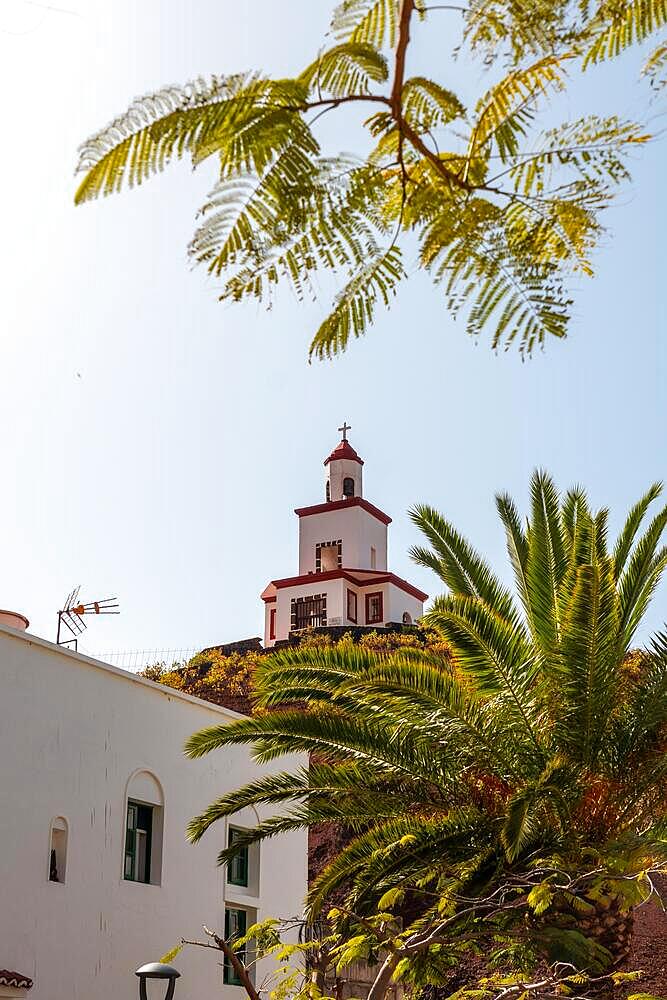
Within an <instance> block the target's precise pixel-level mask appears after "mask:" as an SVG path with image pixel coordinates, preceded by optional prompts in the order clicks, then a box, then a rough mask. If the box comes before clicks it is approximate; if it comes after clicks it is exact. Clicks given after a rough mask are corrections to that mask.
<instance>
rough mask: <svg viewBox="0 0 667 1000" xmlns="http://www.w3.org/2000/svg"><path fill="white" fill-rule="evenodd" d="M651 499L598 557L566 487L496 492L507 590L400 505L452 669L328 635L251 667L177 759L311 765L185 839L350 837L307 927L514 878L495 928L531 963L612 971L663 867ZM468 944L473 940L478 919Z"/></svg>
mask: <svg viewBox="0 0 667 1000" xmlns="http://www.w3.org/2000/svg"><path fill="white" fill-rule="evenodd" d="M660 491H661V487H660V485H659V484H658V485H654V486H652V487H651V489H650V490H649V491H648V492H647V493H646V494H645V496H643V497H642V498H641V500H639V502H638V503H637V504H636V505H635V506H634V507H633V508H632V509H631V511H630V513H629V515H628V517H627V520H626V521H625V524H624V526H623V528H622V531H621V532H620V535H619V536H618V538H617V540H616V542H615V544H614V545H613V548H610V546H609V545H608V541H607V521H608V512H607V511H606V510H601V511H598V512H596V513H595V512H593V511H592V510H591V508H590V505H589V502H588V500H587V497H586V495H585V493H584V492H583V491H582V490H581V489H579V488H577V489H573V490H570V491H569V492H568V493H566V494H565V495H564V496H563V497H562V498H561V497H560V496H559V494H558V492H557V490H556V488H555V486H554V483H553V481H552V480H551V479H550V478H549V477H548V476H547V475H545V474H543V473H540V472H537V473H535V474H534V476H533V479H532V482H531V502H530V516H529V518H528V519H527V522H526V524H525V526H524V525H523V524H522V522H521V519H520V517H519V514H518V512H517V508H516V506H515V504H514V503H513V501H512V500H511V499H510V498H509V497H508V496H505V495H503V496H498V497H497V498H496V503H497V509H498V513H499V515H500V518H501V521H502V523H503V526H504V529H505V533H506V536H507V549H508V553H509V558H510V563H511V567H512V571H513V575H514V592H512V591H511V590H510V589H509V588H508V587H506V586H505V585H504V584H503V582H501V580H500V579H499V578H498V577H497V576H496V575H495V574H494V572H493V571H492V570H491V568H490V567H489V566H488V565H487V563H486V562H485V561H484V560H483V559H482V558H481V556H480V555H478V553H477V552H476V551H475V550H474V549H473V548H472V547H471V546H470V544H469V543H468V542H467V541H466V540H465V539H464V538H463V537H462V536H461V535H460V534H458V533H457V532H456V531H455V529H454V528H453V527H452V526H451V524H450V523H449V522H448V521H447V520H446V519H445V518H444V517H442V516H441V515H440V514H438V513H437V512H436V511H435V510H433V509H432V508H430V507H426V506H419V507H416V508H415V509H414V510H413V511H412V512H411V514H412V519H413V521H414V523H415V524H416V525H417V526H418V527H419V528H420V529H421V531H422V532H423V534H424V536H425V538H426V540H427V542H428V547H417V548H415V549H413V550H412V556H413V557H414V559H415V560H416V561H417V562H419V563H421V564H422V565H424V566H428V567H430V568H431V569H432V570H433V571H434V572H435V573H437V574H438V576H439V577H440V578H441V579H442V581H443V582H444V583H445V585H446V586H447V589H448V592H447V593H446V594H445V595H444V596H442V597H440V598H438V599H437V600H436V601H435V603H434V605H433V607H432V609H431V610H430V611H429V612H428V613H427V615H426V618H425V621H426V624H427V625H429V626H431V627H433V628H434V629H436V630H437V631H438V633H439V634H440V635H441V636H442V637H444V639H446V640H447V642H448V643H449V644H450V646H451V650H452V653H453V656H452V657H450V658H448V657H444V656H443V655H441V653H439V652H437V651H435V652H434V651H431V650H429V649H428V648H426V649H424V650H409V649H405V650H398V651H396V652H393V653H392V652H387V653H385V654H382V653H377V652H374V651H372V650H368V649H363V648H361V647H359V646H358V645H355V644H353V643H352V642H344V643H342V644H339V645H337V646H330V647H324V648H315V649H313V648H299V647H297V648H290V649H288V650H284V651H283V650H281V651H279V652H277V653H275V654H274V655H272V656H270V657H268V658H267V659H266V661H265V662H264V663H263V664H262V665H261V666H260V667H259V668H258V671H257V676H256V688H257V705H258V707H259V708H261V709H262V711H260V712H258V714H256V715H255V717H253V718H250V719H247V720H246V719H244V720H242V721H238V722H234V723H232V724H230V725H227V726H216V727H213V728H211V729H207V730H204V731H203V732H200V733H197V734H195V735H194V736H193V737H192V738H191V739H190V741H189V743H188V745H187V752H188V754H190V755H191V756H192V757H198V756H201V755H203V754H206V753H209V752H210V751H212V750H216V749H219V748H220V747H224V746H228V745H240V744H249V745H250V746H251V747H252V754H253V756H254V758H255V759H256V760H257V761H258V762H259V763H260V764H267V763H269V762H272V761H274V760H276V759H279V758H281V757H284V756H285V755H293V754H309V755H311V760H310V765H308V763H307V762H306V761H304V763H302V764H301V765H300V766H299V765H297V764H294V758H293V757H292V758H291V760H290V766H289V768H288V770H286V771H284V772H283V773H280V774H270V775H267V776H264V777H260V778H258V779H256V780H255V781H253V782H251V783H249V784H247V785H245V786H244V787H243V788H240V789H239V790H238V791H235V792H233V793H231V794H229V795H225V796H223V797H222V798H221V799H219V800H218V801H217V802H215V803H213V804H212V805H211V806H210V807H209V808H208V809H207V810H206V811H205V812H204V813H203V814H202V815H201V816H198V817H197V818H196V819H194V820H193V821H192V823H191V827H190V836H191V837H192V839H193V840H198V839H199V838H200V837H201V836H202V835H203V834H204V833H205V831H206V830H207V829H208V828H209V826H211V824H213V823H215V822H216V821H217V820H219V819H222V818H223V817H226V816H230V815H233V814H234V813H235V812H236V811H238V810H240V809H242V808H244V807H246V806H248V805H259V806H262V807H264V811H265V812H266V807H267V806H270V807H274V812H275V814H274V815H272V816H270V817H269V818H267V819H264V820H262V822H260V823H259V824H258V825H257V826H256V827H255V828H254V829H253V830H250V831H248V832H247V834H246V836H245V838H244V841H239V842H238V845H235V849H237V850H238V847H239V846H242V844H243V843H251V842H257V841H260V840H262V839H264V838H266V837H270V836H274V835H276V834H279V833H281V832H283V831H288V830H293V829H297V828H302V827H306V826H309V825H311V824H314V823H321V822H331V821H333V822H337V823H340V824H343V825H344V826H345V827H346V828H347V829H348V831H349V834H350V840H349V842H348V844H347V846H345V847H344V849H343V850H342V851H341V853H340V854H339V855H338V856H337V857H336V858H335V859H334V860H333V861H331V862H330V863H329V865H328V866H327V867H326V868H325V869H324V871H323V872H322V873H321V874H320V875H319V876H318V877H317V879H316V880H315V881H314V883H313V884H312V885H311V887H310V892H309V898H308V908H309V911H310V913H311V914H313V915H314V914H316V913H318V912H319V911H320V910H321V908H322V906H323V904H324V902H325V901H326V900H327V899H330V898H331V896H332V894H333V893H340V892H341V891H342V890H343V889H344V890H345V892H346V893H347V904H346V905H347V908H348V910H349V911H350V912H353V913H354V914H357V915H362V917H363V915H364V914H366V915H368V914H372V913H374V912H375V911H376V909H377V905H378V902H379V901H380V899H381V897H382V903H381V908H386V906H387V903H388V901H389V902H391V901H392V900H394V901H395V900H396V899H404V900H405V901H406V902H407V901H408V900H409V901H410V909H411V915H412V917H417V918H418V920H417V923H416V924H414V925H413V927H422V928H423V927H424V921H425V920H426V921H428V920H431V921H434V920H435V921H436V922H437V920H439V919H441V915H442V914H443V913H448V912H452V911H456V910H457V907H458V908H459V909H460V900H461V899H462V898H463V897H465V898H467V899H468V900H471V899H482V898H488V897H489V894H491V895H493V893H494V891H496V890H498V887H502V886H505V887H506V888H507V886H514V887H515V895H513V896H512V903H511V909H512V911H513V912H512V915H511V919H509V918H508V916H507V912H505V911H504V912H503V920H504V921H505V923H504V924H503V926H504V927H505V928H507V927H509V926H510V925H511V926H512V927H514V928H515V930H516V927H517V920H518V921H519V922H520V924H519V925H520V927H521V934H522V944H521V947H523V946H524V945H525V943H526V941H527V942H528V943H529V944H531V946H534V950H533V958H534V959H537V957H538V956H540V955H547V956H548V957H549V958H550V959H551V960H553V961H556V960H565V959H567V960H569V961H573V962H575V964H578V965H579V966H585V967H588V968H589V969H593V968H597V969H600V968H602V967H604V966H605V965H608V964H609V963H618V962H619V961H621V960H622V959H623V958H624V957H625V955H626V954H627V950H628V943H629V937H630V932H631V926H632V920H631V909H632V906H633V905H634V904H636V903H637V902H639V901H640V899H641V898H644V897H645V895H646V892H647V886H648V885H649V882H650V880H649V879H648V877H647V876H646V874H645V873H646V872H647V871H649V870H651V868H652V867H655V866H656V865H659V864H660V863H662V862H664V860H665V859H667V793H666V791H665V788H666V780H665V779H666V776H667V636H666V635H660V634H659V635H657V636H656V637H654V639H653V640H652V642H651V643H650V645H649V648H648V649H647V650H646V651H645V652H641V653H634V654H631V650H632V646H633V641H634V637H635V633H636V631H637V628H638V626H639V625H640V623H641V621H642V618H643V616H644V614H645V612H646V609H647V607H648V605H649V602H650V600H651V597H652V595H653V593H654V591H655V588H656V586H657V584H658V582H659V580H660V577H661V575H662V572H663V570H664V568H665V565H666V564H667V548H665V547H664V546H662V545H661V539H662V536H663V533H664V530H665V527H666V526H667V507H663V508H662V509H660V510H659V511H658V513H657V514H656V516H655V517H654V518H653V519H652V520H651V521H650V523H649V524H648V527H646V526H644V527H643V525H644V521H645V518H646V516H647V513H648V510H649V507H650V506H651V505H652V504H653V503H654V502H655V501H656V500H657V498H658V497H659V495H660ZM303 759H304V758H303V757H302V760H303ZM229 857H230V851H223V852H222V854H221V855H220V861H221V863H224V862H226V861H228V860H229ZM406 891H407V893H408V895H407V896H405V897H404V895H403V893H404V892H406ZM503 891H505V890H503ZM513 891H514V890H513ZM503 898H505V897H503ZM404 905H405V903H404ZM481 912H482V911H481V910H480V913H481ZM486 912H487V913H488V912H489V911H488V909H487V911H486ZM508 920H509V923H508V922H507V921H508ZM512 921H513V922H512ZM477 930H478V931H479V933H480V934H482V935H484V934H486V936H487V939H488V937H489V934H490V933H495V932H496V931H497V926H496V925H493V922H492V923H491V925H487V927H486V928H484V927H482V928H481V929H480V928H479V927H478V928H477ZM466 933H467V935H468V938H470V937H475V934H471V931H470V927H469V926H467V928H466ZM476 933H477V932H476ZM511 937H512V935H511V934H510V935H509V938H508V940H510V939H511ZM468 938H466V940H467V939H468ZM584 946H585V947H584ZM397 963H398V959H397V960H396V962H394V969H395V968H396V966H397ZM391 971H393V969H392V970H390V974H391ZM379 995H381V994H379Z"/></svg>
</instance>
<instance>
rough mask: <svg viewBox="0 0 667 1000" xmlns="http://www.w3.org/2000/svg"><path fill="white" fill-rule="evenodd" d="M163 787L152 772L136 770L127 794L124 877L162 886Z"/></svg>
mask: <svg viewBox="0 0 667 1000" xmlns="http://www.w3.org/2000/svg"><path fill="white" fill-rule="evenodd" d="M163 811H164V796H163V794H162V786H161V785H160V782H159V781H158V780H157V778H156V777H155V775H153V774H151V773H150V771H135V773H134V774H133V775H132V777H131V778H130V780H129V781H128V783H127V791H126V794H125V842H124V854H123V878H125V879H127V881H128V882H145V883H149V884H151V885H159V884H160V881H161V879H162V829H163Z"/></svg>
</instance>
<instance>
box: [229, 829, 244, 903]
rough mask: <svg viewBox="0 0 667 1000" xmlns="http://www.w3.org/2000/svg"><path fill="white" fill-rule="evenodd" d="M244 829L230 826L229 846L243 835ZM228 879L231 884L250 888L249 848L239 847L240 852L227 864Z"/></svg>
mask: <svg viewBox="0 0 667 1000" xmlns="http://www.w3.org/2000/svg"><path fill="white" fill-rule="evenodd" d="M242 834H243V831H242V830H235V829H234V828H233V827H230V828H229V836H228V839H227V846H228V847H232V846H233V845H234V844H235V843H236V842H237V841H238V840H239V838H240V837H241V836H242ZM227 881H228V882H229V883H230V885H240V886H244V887H245V888H246V889H247V888H248V848H247V847H241V848H239V852H238V854H235V855H234V857H233V858H232V860H231V861H230V862H229V864H228V866H227Z"/></svg>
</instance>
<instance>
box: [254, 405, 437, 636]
mask: <svg viewBox="0 0 667 1000" xmlns="http://www.w3.org/2000/svg"><path fill="white" fill-rule="evenodd" d="M339 430H340V431H341V432H342V439H341V441H340V443H339V444H338V445H337V446H336V447H335V448H334V450H333V451H332V452H331V454H330V455H329V456H328V457H327V458H326V459H325V460H324V469H325V481H324V490H325V494H324V496H325V498H324V502H323V503H317V504H313V505H311V506H309V507H297V509H296V510H295V514H296V515H297V517H298V518H299V572H298V574H297V575H296V576H288V577H283V578H281V579H278V580H272V581H271V583H269V585H268V587H266V589H265V590H264V592H263V593H262V600H263V601H264V604H265V616H264V645H265V646H267V647H270V646H274V645H275V644H276V643H280V642H284V641H288V640H289V639H290V636H292V635H294V634H295V633H298V632H299V631H300V630H302V629H305V628H320V627H325V626H327V627H331V626H336V625H339V626H340V625H342V626H347V625H349V626H356V627H359V626H367V627H371V628H385V627H386V626H388V625H391V624H403V625H411V624H412V623H413V622H414V621H416V620H417V619H418V618H420V617H421V615H422V614H423V613H424V601H426V600H427V597H428V595H427V594H424V593H423V592H422V591H421V590H419V589H418V588H417V587H415V586H413V585H412V584H411V583H408V582H407V581H406V580H402V579H401V578H400V577H398V576H396V575H395V574H394V573H390V572H389V570H388V568H387V528H388V526H389V525H390V524H391V518H390V517H388V515H387V514H385V513H383V512H382V511H381V510H380V509H379V508H378V507H376V506H375V505H374V504H372V503H370V502H369V501H368V500H366V498H365V497H364V491H363V465H364V463H363V460H362V459H361V458H360V457H359V455H358V454H357V452H356V451H355V450H354V448H353V447H352V445H351V444H350V442H349V441H348V439H347V432H348V430H350V428H349V426H348V425H347V424H343V426H342V427H341V428H339Z"/></svg>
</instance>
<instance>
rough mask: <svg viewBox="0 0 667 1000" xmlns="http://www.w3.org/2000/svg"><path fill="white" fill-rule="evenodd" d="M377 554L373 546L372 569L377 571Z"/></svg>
mask: <svg viewBox="0 0 667 1000" xmlns="http://www.w3.org/2000/svg"><path fill="white" fill-rule="evenodd" d="M377 561H378V559H377V552H376V551H375V548H374V547H373V546H372V545H371V569H375V568H376V566H377Z"/></svg>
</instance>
